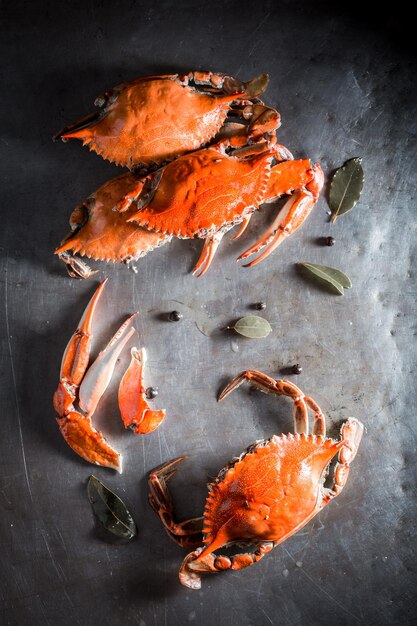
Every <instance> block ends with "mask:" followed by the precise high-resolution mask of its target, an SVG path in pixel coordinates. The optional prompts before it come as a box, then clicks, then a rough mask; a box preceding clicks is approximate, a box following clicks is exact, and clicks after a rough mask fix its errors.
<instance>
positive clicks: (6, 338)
mask: <svg viewBox="0 0 417 626" xmlns="http://www.w3.org/2000/svg"><path fill="white" fill-rule="evenodd" d="M2 15H3V17H4V18H5V19H4V20H3V23H4V24H5V26H6V28H5V29H4V33H3V35H2V37H1V47H2V55H1V59H2V62H3V65H4V72H3V75H4V81H3V90H2V96H3V98H2V100H3V103H4V112H3V114H2V122H3V123H2V126H3V128H2V133H1V143H2V147H3V152H2V154H3V158H2V160H1V167H2V170H3V172H2V191H1V197H2V227H1V229H0V237H1V242H0V245H1V259H0V262H1V273H0V277H1V293H2V296H1V302H2V305H1V309H0V324H1V332H2V340H1V366H2V367H1V377H0V391H1V406H2V417H1V423H2V435H1V438H0V442H1V443H0V445H1V456H0V459H1V465H2V471H1V477H0V480H1V496H2V497H1V507H2V513H1V515H0V528H1V552H2V559H1V579H0V580H1V582H0V584H1V595H2V601H3V604H2V609H1V613H0V621H1V623H4V624H10V625H11V624H13V625H14V624H18V625H19V626H22V625H25V624H46V625H47V624H59V625H66V624H83V626H85V625H90V624H95V623H103V624H112V625H115V624H122V623H123V624H138V625H139V624H140V625H141V626H144V625H149V624H152V625H158V626H159V625H163V624H166V625H168V626H176V625H178V626H183V625H184V624H187V623H195V624H200V625H203V626H205V625H209V624H212V623H216V624H218V625H219V626H225V625H229V624H237V623H239V624H244V625H245V626H249V625H251V626H252V625H256V626H269V625H270V624H274V625H275V624H279V625H280V626H290V625H291V626H296V625H298V624H300V625H301V624H334V623H336V622H337V623H339V624H368V625H369V624H375V625H376V624H378V625H385V624H387V625H388V624H397V623H401V624H405V623H411V622H412V621H413V619H415V610H414V609H415V597H413V596H414V585H413V577H415V568H416V565H415V564H416V558H415V557H416V550H415V547H416V546H415V519H416V503H415V482H416V473H415V467H416V464H415V431H416V420H415V415H414V407H415V405H416V386H415V332H416V330H415V296H416V283H415V223H416V220H415V197H416V196H415V189H416V187H415V154H416V130H417V128H416V119H417V116H416V98H415V91H414V90H413V89H412V87H413V82H414V77H415V72H416V69H417V68H416V60H415V58H414V57H413V56H412V54H411V51H410V50H409V49H407V47H406V45H407V37H402V38H401V33H400V34H398V33H397V31H396V23H395V20H393V21H392V23H390V24H384V23H383V22H381V21H374V22H371V21H368V22H365V21H364V19H363V18H362V17H361V15H360V13H359V10H358V8H357V7H356V8H353V9H352V10H345V12H342V13H340V12H339V7H338V9H337V12H336V9H334V10H332V9H329V8H328V7H327V5H325V4H323V3H314V7H313V5H311V4H310V3H304V2H301V3H297V7H296V8H295V7H293V6H292V5H290V3H283V4H281V5H280V6H278V4H275V3H272V2H263V1H260V2H257V3H251V2H248V3H238V2H235V1H231V2H225V3H221V2H214V3H197V4H195V3H192V2H172V1H171V0H166V1H164V2H162V3H157V4H155V3H152V2H149V1H144V2H140V3H131V2H127V1H122V2H119V3H116V4H115V3H111V2H100V3H98V2H95V1H93V2H92V3H82V2H79V1H76V2H71V3H70V2H61V3H55V4H45V3H42V2H34V3H31V4H30V5H29V4H27V3H25V2H22V1H17V2H14V3H13V4H12V3H7V4H6V5H5V6H4V7H3V9H2ZM375 19H376V18H375ZM190 69H212V70H217V71H222V72H227V73H230V74H232V75H236V76H239V77H240V78H242V79H244V80H247V79H249V78H251V77H253V76H255V75H257V74H259V73H261V72H265V71H267V72H268V73H269V74H270V77H271V81H270V86H269V87H268V91H267V92H266V95H265V100H266V102H267V103H268V104H271V105H272V106H274V107H276V108H277V109H278V110H279V111H280V113H281V115H282V128H281V129H280V131H279V141H280V142H281V143H283V144H285V145H287V146H288V147H289V148H290V149H291V150H292V151H293V152H294V155H295V156H296V157H304V156H308V157H311V158H312V159H315V160H318V161H319V162H320V163H321V165H322V167H323V169H324V171H325V173H326V177H327V179H328V177H329V176H330V174H331V172H332V171H333V170H334V169H335V168H337V167H339V166H340V165H341V164H342V163H343V162H344V161H345V160H346V159H348V158H351V157H355V156H361V157H363V165H364V169H365V172H366V183H365V187H364V191H363V194H362V197H361V199H360V202H359V203H358V205H357V206H356V207H355V208H354V209H353V211H352V212H351V213H349V214H348V215H345V216H343V217H341V218H340V219H338V220H337V222H336V224H335V225H330V223H329V216H328V213H327V212H328V205H327V201H326V194H327V189H326V190H325V192H324V193H323V194H322V197H321V199H320V201H319V203H318V205H317V207H316V208H315V209H314V212H313V214H312V215H311V217H310V218H309V219H308V221H307V222H306V224H305V225H304V226H303V227H302V229H301V230H300V231H299V232H297V233H296V234H295V235H294V236H292V237H291V238H290V239H289V240H288V241H286V242H285V243H284V244H283V245H282V246H281V247H280V248H279V249H278V250H277V251H276V252H275V253H274V254H273V255H271V256H270V257H269V258H268V259H267V260H266V261H265V262H263V263H261V264H259V265H257V266H256V267H254V268H252V269H249V270H248V269H243V268H242V267H240V266H239V264H238V263H236V261H235V259H236V257H237V256H238V254H239V253H240V252H241V251H242V250H243V249H245V248H246V247H248V246H249V245H250V243H252V242H253V241H255V239H256V238H257V237H258V236H259V235H260V233H261V232H262V231H263V230H264V229H265V227H266V226H267V225H268V224H269V223H270V221H271V219H272V218H273V216H274V215H275V212H276V210H277V207H276V206H272V205H270V206H268V207H267V208H266V209H263V210H262V211H260V212H258V213H257V214H256V215H255V217H254V218H253V223H251V225H250V228H248V229H247V232H246V233H245V235H244V236H243V237H242V238H241V239H239V240H238V241H235V242H230V240H228V241H225V242H224V243H223V244H222V246H221V249H220V252H219V254H218V255H217V258H216V259H215V261H214V263H213V267H212V268H211V269H210V271H209V273H208V274H207V275H206V276H205V277H204V278H202V279H200V280H197V279H195V278H193V277H192V276H191V275H190V269H191V268H192V266H193V264H194V263H195V261H196V259H197V258H198V255H199V252H200V247H201V242H198V241H191V242H190V241H174V242H173V243H172V244H170V245H167V246H165V247H163V248H161V249H160V250H157V251H155V252H154V253H152V254H150V255H148V256H147V257H146V258H144V259H143V260H141V261H140V262H138V263H137V264H136V265H137V273H134V272H133V271H132V270H129V269H128V268H126V267H122V266H117V267H116V266H108V267H107V266H105V265H99V270H100V271H99V274H98V275H97V277H96V278H93V279H91V280H90V281H85V282H83V281H75V280H72V279H70V278H69V277H68V276H67V275H66V273H65V269H64V268H63V267H62V266H61V264H60V263H59V261H58V260H57V259H56V258H55V257H53V255H52V254H51V253H52V250H53V249H54V247H55V245H57V243H58V242H59V241H60V240H61V238H62V237H63V236H64V235H65V234H66V232H67V229H68V223H67V221H68V217H69V214H70V212H71V210H72V208H73V207H74V206H75V205H76V204H77V203H79V202H80V201H81V200H83V199H84V198H85V197H87V196H88V195H89V194H90V193H91V192H92V191H93V190H95V189H96V188H97V187H99V186H100V185H101V184H102V183H103V182H105V181H106V180H108V179H109V178H111V177H113V176H115V175H117V174H118V173H119V172H121V171H122V170H121V169H118V168H116V167H115V166H113V165H110V164H109V163H107V162H105V161H103V160H101V159H100V158H99V157H98V156H96V155H94V154H91V153H89V152H88V151H87V150H85V149H83V148H82V147H81V145H80V144H79V143H77V142H73V143H68V144H66V145H64V144H61V143H59V144H53V143H52V141H51V140H50V138H51V136H52V134H53V133H54V132H56V131H57V130H58V129H59V128H61V127H62V126H63V125H65V124H66V123H68V122H70V121H72V120H74V119H77V117H80V116H82V115H84V114H86V113H88V112H89V111H90V110H91V106H92V103H93V100H94V98H95V97H96V96H97V95H98V94H100V93H102V92H103V90H106V89H109V88H111V87H112V86H114V85H116V84H118V83H120V82H122V81H125V80H129V79H132V78H134V77H136V76H139V75H144V74H152V73H166V72H168V71H176V70H180V71H186V70H190ZM329 235H332V236H333V237H334V238H335V239H336V244H335V245H334V246H333V247H331V248H330V247H323V246H321V245H320V244H319V243H318V239H319V238H320V237H323V236H329ZM299 261H310V262H313V263H314V262H316V263H323V264H326V265H330V266H334V267H337V268H339V269H342V270H343V271H345V272H346V273H347V274H348V275H349V276H350V278H351V280H352V283H353V288H352V289H350V290H349V291H348V292H346V294H345V295H344V296H343V297H341V296H337V295H333V294H330V293H328V292H327V291H326V290H324V289H323V288H322V287H320V286H319V285H318V284H317V283H314V282H312V281H310V280H308V279H307V278H306V277H305V276H301V275H300V274H299V273H298V272H297V270H296V267H295V264H296V263H297V262H299ZM104 276H108V277H109V282H108V285H107V287H106V291H105V293H104V294H103V299H102V302H101V303H100V315H99V317H98V318H97V323H96V325H95V340H94V351H95V353H97V352H98V351H99V349H100V348H101V347H102V346H103V345H104V343H105V341H106V340H107V338H108V337H110V335H111V333H112V332H114V331H115V330H116V328H117V326H118V324H119V323H120V322H121V320H122V319H123V318H124V316H125V315H126V314H128V313H130V312H133V311H134V310H139V312H140V315H139V316H138V319H137V322H136V327H137V329H138V331H139V335H140V341H141V342H142V343H143V344H144V345H145V346H146V348H147V350H148V354H149V363H148V364H149V367H148V370H147V381H148V383H149V384H152V385H156V386H158V387H159V389H160V393H159V396H158V398H157V400H155V401H154V402H155V406H157V407H158V408H166V410H167V418H166V421H165V422H164V424H163V425H162V426H161V428H159V429H158V430H157V431H156V432H155V433H153V434H151V435H149V436H146V437H135V436H134V435H133V434H132V433H130V432H125V431H124V430H123V427H122V425H121V422H120V420H119V417H118V411H117V406H116V400H115V393H114V392H115V389H116V388H117V383H118V380H119V378H120V375H121V373H122V372H123V368H124V366H125V365H126V360H127V357H128V354H127V353H126V354H125V355H124V356H123V357H122V358H121V360H120V363H119V364H118V365H117V368H116V375H115V379H114V383H113V386H112V387H111V388H110V389H109V391H108V392H107V393H106V396H105V397H104V399H103V401H102V403H101V405H100V407H99V410H98V411H97V417H96V418H95V423H96V424H97V425H98V426H99V427H101V428H102V430H103V431H104V432H105V433H106V435H107V436H108V438H109V439H110V440H111V442H112V443H113V445H114V446H115V447H116V448H117V449H119V450H120V451H121V452H122V453H123V454H124V457H125V471H124V473H123V474H122V475H121V476H120V475H117V474H115V473H114V472H112V471H110V470H105V469H100V468H93V467H92V466H89V465H88V464H87V463H85V462H84V461H82V460H81V459H80V458H78V457H77V456H75V455H74V454H73V453H72V451H71V450H70V449H69V448H68V447H67V446H66V444H65V442H64V441H63V439H62V438H61V436H60V434H59V432H58V428H57V426H56V423H55V419H54V413H53V409H52V404H51V399H52V394H53V391H54V389H55V387H56V384H57V380H58V373H59V364H60V359H61V355H62V351H63V349H64V347H65V345H66V342H67V340H68V338H69V336H70V335H71V333H72V331H73V329H74V328H75V325H76V323H77V322H78V320H79V318H80V315H81V313H82V310H83V309H84V306H85V304H86V302H87V301H88V299H89V297H90V296H91V294H92V293H93V291H94V288H95V286H96V284H97V283H98V281H99V280H100V279H102V278H103V277H104ZM260 300H264V301H265V302H266V305H267V307H266V309H265V311H263V312H262V314H263V315H264V316H265V317H267V318H268V320H269V321H270V323H271V325H272V327H273V332H272V334H271V335H270V336H269V337H268V338H267V339H265V340H258V341H255V340H254V341H251V340H247V339H244V338H242V337H238V336H237V335H234V334H233V333H231V332H226V333H225V332H221V330H220V329H221V328H222V327H224V326H225V325H226V324H227V323H228V322H229V321H230V320H233V319H236V318H237V317H240V316H242V315H245V314H247V313H249V312H253V309H252V308H251V307H252V305H253V304H254V303H256V302H258V301H260ZM173 309H177V310H179V311H181V312H182V313H183V315H184V317H183V320H182V321H181V322H179V323H175V324H174V323H169V322H167V321H165V318H164V316H165V314H166V313H168V312H169V311H171V310H173ZM294 363H300V365H302V367H303V372H302V374H301V375H300V376H298V377H295V376H294V377H292V379H293V380H294V381H295V382H296V383H297V384H298V385H299V386H300V387H301V388H302V389H303V390H304V391H305V392H306V393H308V394H310V395H312V396H313V397H314V398H315V399H316V400H317V402H318V403H319V404H320V405H321V407H322V408H323V410H324V411H325V413H326V415H327V418H328V427H329V431H330V433H331V434H336V433H337V431H338V428H339V425H340V423H341V421H342V420H344V419H346V418H347V417H349V416H351V415H353V416H356V417H358V418H359V419H361V420H362V421H363V422H364V424H365V425H366V429H367V431H366V434H365V437H364V439H363V443H362V445H361V448H360V451H359V454H358V456H357V458H356V460H355V462H354V464H353V465H352V470H351V475H350V477H349V482H348V484H347V487H346V488H345V490H344V492H343V493H342V494H341V496H340V497H339V498H337V499H336V500H335V501H334V502H333V503H331V505H330V506H329V507H327V508H326V509H325V510H324V511H323V513H322V514H320V515H319V516H318V517H316V518H315V519H314V521H313V522H311V523H310V524H309V525H307V526H306V527H305V528H304V529H303V530H302V531H301V532H299V533H298V534H296V535H295V536H294V537H292V538H291V539H289V540H288V541H286V542H285V543H284V544H283V545H282V546H280V547H278V548H276V549H275V550H274V551H273V553H272V554H270V555H268V556H267V557H266V558H265V559H263V560H262V562H261V563H259V564H257V565H256V566H254V567H252V568H249V569H247V570H245V571H241V572H226V573H224V574H219V575H217V576H206V577H205V578H204V581H203V586H202V589H201V591H190V590H187V589H185V588H184V587H182V586H181V585H180V584H179V581H178V578H177V573H178V569H179V566H180V563H181V561H182V558H183V555H184V552H183V550H181V549H180V548H179V547H178V546H176V545H175V544H174V543H172V542H170V540H169V538H168V537H167V535H166V534H165V533H164V531H163V530H162V528H161V525H160V523H159V520H158V519H157V518H156V517H155V516H154V514H153V512H152V511H151V509H150V507H149V506H148V504H147V485H146V474H147V472H148V471H149V470H150V469H152V468H153V467H154V466H156V465H158V464H159V463H161V461H164V460H166V459H169V458H172V457H175V456H178V455H181V454H188V455H190V456H189V459H188V460H187V461H186V462H184V463H183V465H182V466H181V468H180V471H179V472H178V474H177V476H176V477H175V479H174V480H173V482H172V491H173V494H174V497H175V502H176V512H177V516H178V518H179V519H184V518H186V517H187V516H190V515H197V514H199V513H200V512H201V511H202V510H203V506H204V499H205V495H206V483H207V481H208V480H209V479H210V478H212V477H213V476H215V475H216V474H217V472H218V470H219V469H220V468H221V467H222V466H223V465H224V464H225V463H226V462H227V461H228V460H230V459H231V458H232V457H233V456H235V455H237V454H239V453H240V452H241V451H242V450H243V449H244V448H245V447H246V446H247V445H249V444H250V443H251V442H252V441H254V440H255V439H257V438H262V437H266V436H270V435H271V434H272V433H277V434H279V433H280V432H287V431H288V430H289V429H290V428H291V426H292V418H291V405H290V402H289V401H287V400H285V399H282V398H280V399H278V398H274V397H271V396H266V395H264V394H260V393H257V392H255V393H250V392H249V390H248V388H245V387H242V388H241V389H239V390H238V391H237V392H235V393H234V394H233V395H232V396H230V398H228V399H227V400H225V401H224V403H222V404H220V405H218V404H217V402H216V395H217V394H218V391H219V390H220V389H221V387H222V385H224V384H225V382H226V381H228V380H229V379H230V378H231V377H232V376H234V375H235V374H237V373H238V372H240V371H241V370H243V369H246V368H256V369H260V370H261V371H263V372H266V373H268V374H270V375H272V376H275V377H277V378H278V377H280V376H281V369H282V368H283V367H288V366H290V365H293V364H294ZM93 471H94V473H95V474H96V475H97V476H98V477H99V478H100V479H101V480H103V481H104V482H105V483H106V484H107V485H108V486H110V487H111V488H112V489H114V490H115V491H116V492H117V493H118V494H119V495H120V496H121V497H122V498H123V499H124V500H125V501H126V503H127V504H128V506H129V508H130V510H131V512H132V514H133V516H134V517H135V519H136V521H137V524H138V527H139V534H138V538H137V540H135V541H133V542H131V543H130V544H127V545H115V544H113V543H111V542H110V541H108V540H106V538H105V537H103V536H102V535H101V534H100V533H97V530H96V528H95V525H94V519H93V514H92V511H91V509H90V505H89V503H88V500H87V495H86V482H87V480H88V477H89V476H90V474H91V473H93ZM413 607H414V609H413Z"/></svg>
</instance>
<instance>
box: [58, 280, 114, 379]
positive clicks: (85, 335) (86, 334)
mask: <svg viewBox="0 0 417 626" xmlns="http://www.w3.org/2000/svg"><path fill="white" fill-rule="evenodd" d="M106 282H107V278H105V279H104V280H103V282H102V283H100V285H99V286H98V287H97V289H96V291H95V293H94V295H93V297H92V298H91V300H90V302H89V303H88V304H87V307H86V309H85V311H84V313H83V316H82V318H81V319H80V323H79V324H78V327H77V330H76V331H75V333H74V334H73V335H72V337H71V339H70V340H69V342H68V344H67V347H66V348H65V351H64V355H63V357H62V363H61V372H60V380H61V382H62V381H65V382H67V383H68V384H70V385H76V386H78V385H79V384H80V383H81V381H82V379H83V377H84V374H85V372H86V370H87V367H88V361H89V359H90V351H91V341H92V334H91V323H92V320H93V315H94V311H95V309H96V306H97V302H98V301H99V299H100V296H101V294H102V292H103V289H104V285H105V284H106Z"/></svg>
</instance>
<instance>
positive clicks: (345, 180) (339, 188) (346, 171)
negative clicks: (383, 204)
mask: <svg viewBox="0 0 417 626" xmlns="http://www.w3.org/2000/svg"><path fill="white" fill-rule="evenodd" d="M364 180H365V174H364V171H363V168H362V159H361V158H358V157H356V158H354V159H349V161H346V163H344V164H343V165H342V167H339V169H338V170H336V172H335V173H334V176H333V178H332V182H331V184H330V195H329V205H330V210H331V212H332V213H333V217H332V223H333V222H335V221H336V219H337V218H338V217H339V215H343V214H344V213H347V212H348V211H350V210H351V209H353V207H354V206H355V204H356V203H357V201H358V200H359V198H360V195H361V193H362V189H363V182H364Z"/></svg>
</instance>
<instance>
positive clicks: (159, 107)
mask: <svg viewBox="0 0 417 626" xmlns="http://www.w3.org/2000/svg"><path fill="white" fill-rule="evenodd" d="M191 83H192V84H191ZM267 84H268V77H267V76H266V75H262V76H259V77H257V78H255V79H253V80H252V81H249V82H248V83H242V82H240V81H237V80H236V79H232V78H229V77H226V76H224V75H221V74H212V73H210V72H204V73H196V72H194V73H190V74H188V75H186V76H183V77H180V76H179V75H178V74H172V75H166V76H146V77H142V78H138V79H136V80H133V81H131V82H127V83H124V84H122V85H119V86H118V87H116V88H115V89H113V90H112V91H111V92H109V93H107V94H105V96H104V97H102V98H98V99H97V100H96V103H98V104H100V105H104V106H103V109H102V110H101V111H100V112H98V113H95V114H92V115H90V116H87V117H86V118H83V119H82V120H79V121H78V122H75V123H74V124H71V125H70V126H68V127H67V128H64V129H63V130H62V131H61V132H60V133H58V134H57V135H56V136H55V138H56V139H58V138H61V139H63V140H64V141H65V140H67V139H72V138H76V139H81V140H82V142H83V144H84V145H86V146H88V147H89V149H90V150H93V151H95V152H96V153H97V154H99V155H101V156H102V157H103V158H104V159H108V160H109V161H112V162H115V163H116V164H117V165H124V166H127V167H133V166H134V165H144V166H150V165H152V166H153V165H155V164H161V163H163V162H167V161H171V160H173V159H175V158H176V157H178V156H180V155H182V154H185V153H187V152H190V151H191V150H196V149H198V148H200V147H201V146H202V145H203V144H205V143H207V142H208V141H210V140H211V139H213V137H214V136H215V135H216V134H217V132H218V131H219V130H220V128H221V127H222V126H223V123H224V122H225V120H226V117H227V114H228V112H229V111H230V109H231V104H232V102H233V101H235V100H239V99H242V98H251V97H254V96H257V95H259V94H260V93H262V92H263V91H264V90H265V88H266V86H267ZM203 85H207V87H203ZM268 115H269V116H271V115H272V117H273V118H274V120H275V122H274V125H275V127H276V126H277V125H278V124H279V116H278V114H277V113H276V112H275V111H272V112H271V113H269V114H267V116H268ZM253 121H254V122H255V119H254V120H253Z"/></svg>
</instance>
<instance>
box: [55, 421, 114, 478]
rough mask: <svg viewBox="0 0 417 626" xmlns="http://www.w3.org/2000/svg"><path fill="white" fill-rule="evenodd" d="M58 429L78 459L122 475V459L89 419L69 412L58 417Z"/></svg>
mask: <svg viewBox="0 0 417 626" xmlns="http://www.w3.org/2000/svg"><path fill="white" fill-rule="evenodd" d="M56 421H57V422H58V425H59V429H60V431H61V434H62V436H63V437H64V439H65V441H66V442H67V444H68V445H69V446H70V447H71V448H72V449H73V450H74V452H76V453H77V454H78V455H79V456H80V457H82V458H83V459H85V460H86V461H88V462H89V463H94V464H95V465H101V466H102V467H110V468H112V469H115V470H117V471H118V472H120V473H122V457H121V455H120V454H119V453H118V452H116V450H114V449H113V448H112V447H111V446H110V445H109V444H108V443H107V441H106V440H105V438H104V437H103V435H102V434H101V433H100V432H99V431H98V430H96V429H95V428H94V427H93V425H92V423H91V420H90V418H89V417H85V416H84V415H81V413H78V412H77V411H71V412H69V413H68V415H65V416H64V417H58V418H57V420H56Z"/></svg>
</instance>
